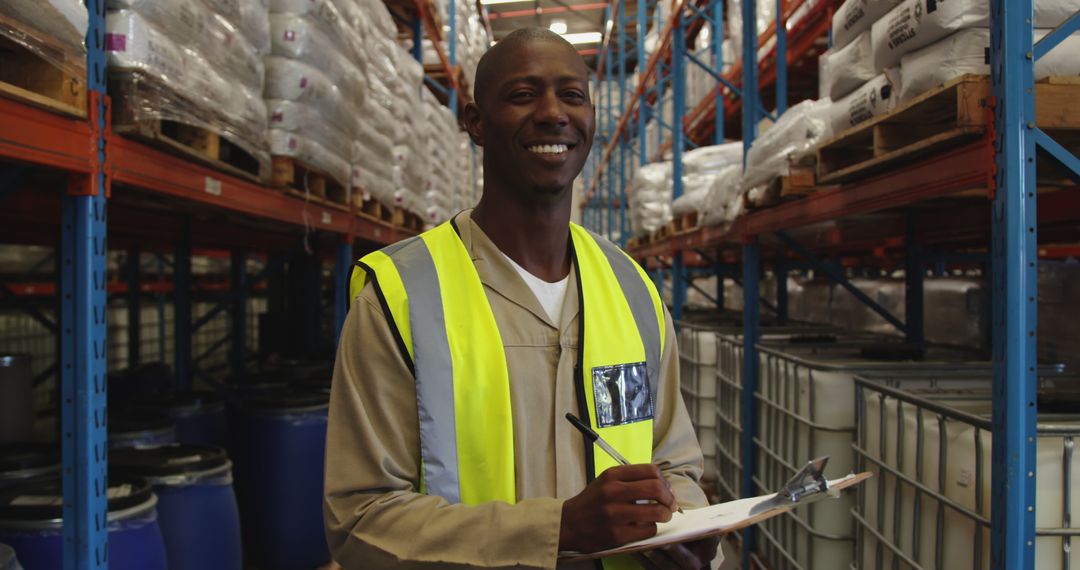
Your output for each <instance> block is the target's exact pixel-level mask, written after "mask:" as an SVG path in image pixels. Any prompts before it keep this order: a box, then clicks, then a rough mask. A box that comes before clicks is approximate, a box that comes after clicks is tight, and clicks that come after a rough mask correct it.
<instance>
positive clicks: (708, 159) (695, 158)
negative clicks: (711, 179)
mask: <svg viewBox="0 0 1080 570" xmlns="http://www.w3.org/2000/svg"><path fill="white" fill-rule="evenodd" d="M742 155H743V143H742V141H738V142H731V143H724V144H717V145H709V146H702V147H698V148H695V149H694V150H691V151H687V152H686V153H684V154H683V172H685V173H686V174H702V173H707V172H713V173H715V172H718V171H720V170H722V169H725V168H727V167H728V166H731V165H733V164H739V165H741V164H742Z"/></svg>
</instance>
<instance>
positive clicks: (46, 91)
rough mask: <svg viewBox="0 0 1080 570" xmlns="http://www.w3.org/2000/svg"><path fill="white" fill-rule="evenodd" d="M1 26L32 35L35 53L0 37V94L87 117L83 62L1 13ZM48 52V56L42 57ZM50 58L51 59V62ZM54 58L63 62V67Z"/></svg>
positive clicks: (64, 113) (51, 109) (62, 112)
mask: <svg viewBox="0 0 1080 570" xmlns="http://www.w3.org/2000/svg"><path fill="white" fill-rule="evenodd" d="M0 28H8V29H13V30H20V31H23V32H25V33H26V34H28V35H30V36H32V37H34V38H35V44H36V47H37V48H38V49H39V50H40V51H41V53H37V52H35V51H31V50H30V49H27V48H26V47H25V46H24V45H22V44H20V43H18V42H15V41H12V40H11V39H8V38H6V37H0V95H2V96H4V97H8V98H11V99H18V100H19V101H22V102H24V103H28V104H30V105H33V106H35V107H41V108H43V109H46V110H49V111H53V112H56V113H60V114H63V115H68V116H71V117H78V118H86V112H87V107H86V98H87V94H86V61H85V57H86V56H85V54H78V55H80V57H81V59H75V58H74V55H76V54H70V53H67V51H68V50H67V49H66V48H65V47H64V46H62V45H60V44H59V43H56V42H51V41H50V40H49V39H48V38H47V37H45V36H44V35H43V34H41V33H39V32H35V31H33V30H24V29H23V24H21V23H19V22H15V21H14V20H11V19H10V18H6V17H4V16H0ZM42 53H44V54H48V56H49V59H46V58H45V57H43V56H42ZM50 59H51V60H52V61H50ZM54 61H64V62H66V63H65V65H64V66H63V67H59V66H57V65H56V64H55V63H54Z"/></svg>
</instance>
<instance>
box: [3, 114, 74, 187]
mask: <svg viewBox="0 0 1080 570" xmlns="http://www.w3.org/2000/svg"><path fill="white" fill-rule="evenodd" d="M94 151H95V148H94V146H93V145H92V144H91V141H90V125H89V123H87V122H86V119H75V118H70V117H65V116H62V115H59V114H56V113H53V112H49V111H45V110H43V109H39V108H37V107H33V106H31V105H27V104H24V103H20V102H18V101H14V100H12V99H5V98H3V97H0V158H6V159H11V160H16V161H19V162H25V163H29V164H33V165H36V166H49V167H53V168H58V169H60V170H63V171H66V172H76V173H82V174H90V173H91V172H92V170H93V153H94Z"/></svg>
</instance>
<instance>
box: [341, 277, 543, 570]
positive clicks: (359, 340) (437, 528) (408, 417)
mask: <svg viewBox="0 0 1080 570" xmlns="http://www.w3.org/2000/svg"><path fill="white" fill-rule="evenodd" d="M416 410H417V408H416V389H415V381H414V379H413V377H412V374H411V373H410V372H409V370H408V368H407V367H406V365H405V362H404V360H403V359H402V357H401V355H400V353H399V351H398V348H397V345H396V344H395V342H394V340H393V336H392V333H391V331H390V328H389V324H388V323H387V321H386V318H385V316H384V315H383V312H382V310H381V309H380V308H379V305H378V302H377V301H376V300H375V297H374V295H373V294H372V291H371V287H370V286H368V287H367V288H365V290H364V291H363V292H362V293H361V295H360V296H359V297H358V298H357V299H356V301H355V302H354V303H353V307H352V309H351V310H350V311H349V316H348V318H346V321H345V326H344V329H343V331H342V336H341V343H340V345H339V348H338V356H337V363H336V365H335V368H334V382H333V389H332V393H331V398H330V418H329V426H328V430H327V442H326V443H327V445H326V449H327V453H326V483H325V485H326V486H325V500H324V505H323V512H324V518H325V522H326V534H327V539H328V542H329V544H330V548H331V552H332V555H333V558H334V560H335V561H337V562H338V563H339V564H341V565H343V566H344V567H345V568H370V569H377V568H387V567H393V568H423V567H428V566H430V567H439V568H447V567H455V566H459V567H460V566H469V567H488V568H494V567H506V566H516V567H524V568H551V567H553V566H554V565H555V560H556V556H557V552H558V543H559V523H560V516H561V511H562V503H563V501H562V500H559V499H532V500H527V501H522V502H520V503H518V504H517V505H509V504H507V503H503V502H489V503H485V504H482V505H476V506H466V505H451V504H449V503H448V502H447V501H445V500H444V499H442V498H441V497H436V496H430V495H423V494H420V493H418V492H417V490H416V485H417V482H418V481H419V472H420V458H419V435H418V434H419V431H418V430H419V427H418V419H417V411H416Z"/></svg>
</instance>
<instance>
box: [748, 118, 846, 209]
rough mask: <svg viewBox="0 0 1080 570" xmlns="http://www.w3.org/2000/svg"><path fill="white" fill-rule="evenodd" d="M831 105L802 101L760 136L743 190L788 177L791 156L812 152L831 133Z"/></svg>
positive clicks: (755, 145) (749, 154) (752, 154)
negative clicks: (781, 177) (785, 175)
mask: <svg viewBox="0 0 1080 570" xmlns="http://www.w3.org/2000/svg"><path fill="white" fill-rule="evenodd" d="M831 106H832V101H830V100H828V99H821V100H817V101H813V100H806V101H803V102H801V103H799V104H798V105H795V106H794V107H791V108H790V109H788V110H787V112H786V113H784V114H783V115H782V116H781V117H780V119H779V120H778V121H777V122H776V124H774V125H773V126H772V127H771V128H770V129H769V130H767V131H765V133H764V134H762V135H761V136H760V137H758V139H757V140H755V141H754V144H753V146H751V147H750V152H748V153H747V155H746V172H745V173H744V174H743V181H742V187H743V189H744V190H750V189H751V188H753V187H755V186H758V185H760V184H764V183H766V182H769V181H770V180H772V179H773V178H776V177H777V176H781V175H784V174H787V167H788V157H791V156H799V155H802V154H803V153H806V152H809V151H810V150H812V149H814V148H816V147H817V145H818V143H820V142H821V141H823V140H825V139H827V138H828V137H829V136H830V134H831V132H832V130H831V129H830V123H829V112H830V111H829V110H830V108H831Z"/></svg>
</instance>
